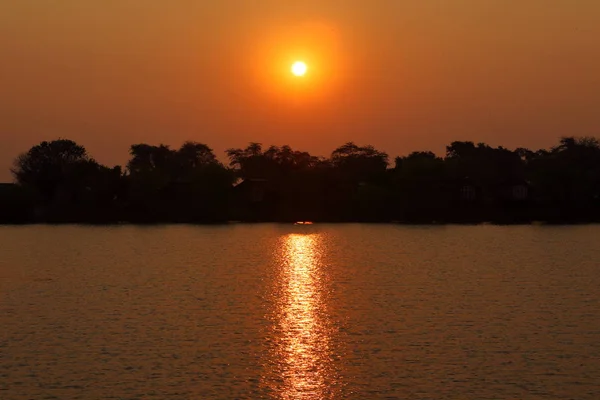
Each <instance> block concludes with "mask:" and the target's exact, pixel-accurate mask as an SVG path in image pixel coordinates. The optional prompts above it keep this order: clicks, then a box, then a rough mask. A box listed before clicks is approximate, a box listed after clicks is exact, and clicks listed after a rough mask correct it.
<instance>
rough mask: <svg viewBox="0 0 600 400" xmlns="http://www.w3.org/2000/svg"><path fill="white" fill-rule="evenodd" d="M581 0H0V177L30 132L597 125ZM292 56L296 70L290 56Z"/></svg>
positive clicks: (597, 63)
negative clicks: (299, 65)
mask: <svg viewBox="0 0 600 400" xmlns="http://www.w3.org/2000/svg"><path fill="white" fill-rule="evenodd" d="M599 20H600V1H598V0H577V1H569V0H487V1H482V0H453V1H434V0H402V1H400V0H397V1H394V0H373V1H365V0H328V1H324V0H303V1H301V2H298V1H296V2H293V1H281V0H261V1H255V0H254V1H253V0H218V1H217V0H215V1H189V0H170V1H164V0H137V1H134V0H131V1H105V0H61V1H39V0H13V1H10V0H8V1H2V0H0V91H1V93H2V96H0V143H2V145H1V146H0V182H6V181H9V180H10V179H11V176H10V172H9V168H10V166H11V163H12V160H13V159H14V158H15V157H16V156H17V155H18V154H19V153H20V152H23V151H26V150H27V149H29V148H30V147H31V146H33V145H35V144H37V143H39V142H40V141H42V140H52V139H56V138H59V137H62V138H69V139H73V140H75V141H77V142H78V143H81V144H82V145H84V146H85V147H86V148H87V149H88V151H89V152H90V154H91V155H92V156H93V157H94V158H95V159H96V160H98V161H99V162H101V163H103V164H107V165H109V166H113V165H117V164H118V165H126V164H127V160H128V158H129V154H128V149H129V146H130V145H131V144H134V143H150V144H160V143H164V144H167V145H170V146H173V147H179V146H181V144H182V143H183V142H184V141H186V140H193V141H198V142H201V143H206V144H208V145H209V146H211V147H212V148H213V149H214V150H215V153H216V154H217V155H218V156H219V158H220V159H221V160H223V161H225V160H224V158H225V156H224V150H225V149H227V148H230V147H243V146H245V145H246V144H247V143H248V142H251V141H252V142H261V143H263V144H265V145H267V146H268V145H270V144H275V145H284V144H288V145H290V146H292V147H293V148H294V149H298V150H304V151H309V152H310V153H312V154H314V155H320V156H328V155H329V154H330V153H331V151H332V150H334V149H335V148H336V147H337V146H339V145H341V144H343V143H346V142H348V141H355V142H357V143H360V144H371V145H374V146H375V147H377V148H378V149H381V150H383V151H386V152H388V153H389V154H390V156H392V157H394V156H396V155H406V154H408V153H409V152H411V151H414V150H431V151H434V152H435V153H437V154H439V155H443V154H444V150H445V146H446V145H447V144H449V143H450V142H452V141H454V140H471V141H474V142H486V143H488V144H490V145H493V146H498V145H502V146H505V147H508V148H516V147H529V148H533V149H539V148H540V147H542V148H548V147H550V146H552V145H554V144H556V142H557V140H558V138H559V137H560V136H563V135H599V134H600V131H599V129H600V128H599V127H600V113H599V112H598V104H600V78H599V76H600V75H599V74H598V71H600V24H598V21H599ZM298 60H301V61H303V62H305V63H306V65H307V67H308V72H307V73H306V74H305V75H304V76H302V77H297V76H295V75H294V74H292V73H291V72H290V68H291V66H292V64H293V63H294V62H296V61H298Z"/></svg>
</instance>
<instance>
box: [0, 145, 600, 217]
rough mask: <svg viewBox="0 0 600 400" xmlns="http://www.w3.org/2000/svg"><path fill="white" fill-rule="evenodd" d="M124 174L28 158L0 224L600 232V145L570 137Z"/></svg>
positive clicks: (243, 153) (56, 150)
mask: <svg viewBox="0 0 600 400" xmlns="http://www.w3.org/2000/svg"><path fill="white" fill-rule="evenodd" d="M130 154H131V158H130V160H129V162H128V164H127V167H126V168H125V170H122V169H121V167H114V168H109V167H106V166H103V165H100V164H98V163H97V162H96V161H95V160H94V159H92V158H91V157H90V156H89V155H88V154H87V151H86V150H85V148H84V147H83V146H81V145H78V144H77V143H75V142H73V141H70V140H64V139H60V140H55V141H52V142H42V143H40V144H39V145H37V146H34V147H32V148H31V149H30V150H29V151H28V152H27V153H24V154H22V155H20V156H19V157H18V158H17V159H16V161H15V164H14V168H13V170H12V172H13V175H14V177H15V184H6V185H0V222H6V223H21V222H84V223H115V222H132V223H163V222H192V223H219V222H226V221H230V220H238V221H282V222H284V221H306V220H310V221H332V222H345V221H364V222H390V221H399V222H405V223H473V222H484V221H489V222H496V223H524V222H530V221H534V220H538V221H548V222H554V223H565V222H592V221H600V142H599V141H598V140H597V139H595V138H575V137H565V138H562V139H561V140H560V142H559V143H558V145H556V146H555V147H553V148H551V149H549V150H537V151H532V150H529V149H523V148H519V149H516V150H514V151H513V150H509V149H506V148H503V147H497V148H494V147H491V146H488V145H487V144H484V143H479V144H474V143H472V142H453V143H451V144H450V145H449V146H448V147H447V149H446V155H445V156H444V157H438V156H436V155H435V154H433V153H432V152H428V151H420V152H413V153H411V154H409V155H407V156H404V157H396V158H395V160H394V165H393V166H390V165H389V157H388V155H387V154H386V153H384V152H381V151H379V150H377V149H375V148H374V147H372V146H359V145H357V144H355V143H346V144H344V145H343V146H340V147H339V148H337V149H335V150H334V151H333V152H332V153H331V155H330V157H329V158H321V157H315V156H312V155H310V154H309V153H307V152H303V151H297V150H293V149H292V148H290V147H289V146H281V147H278V146H270V147H268V148H266V149H265V148H263V146H262V145H261V144H260V143H250V144H249V145H248V146H247V147H246V148H240V149H229V150H227V152H226V154H227V156H228V158H229V167H226V166H225V165H223V164H222V163H221V162H219V161H218V160H217V157H216V156H215V154H214V153H213V151H212V149H211V148H210V147H208V146H207V145H205V144H201V143H195V142H187V143H184V144H183V145H182V146H181V147H180V148H179V149H177V150H174V149H171V148H170V147H169V146H165V145H159V146H153V145H148V144H136V145H133V146H131V149H130Z"/></svg>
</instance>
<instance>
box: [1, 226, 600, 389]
mask: <svg viewBox="0 0 600 400" xmlns="http://www.w3.org/2000/svg"><path fill="white" fill-rule="evenodd" d="M599 288H600V226H580V227H493V226H470V227H458V226H448V227H402V226H393V225H313V226H298V227H294V226H287V225H231V226H222V227H194V226H165V227H130V226H124V227H79V226H55V227H52V226H29V227H0V399H2V400H13V399H15V400H21V399H600V291H599Z"/></svg>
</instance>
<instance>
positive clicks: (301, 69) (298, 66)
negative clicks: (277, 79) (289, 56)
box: [292, 61, 308, 76]
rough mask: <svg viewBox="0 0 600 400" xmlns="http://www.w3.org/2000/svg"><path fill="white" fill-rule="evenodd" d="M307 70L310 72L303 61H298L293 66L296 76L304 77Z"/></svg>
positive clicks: (293, 72)
mask: <svg viewBox="0 0 600 400" xmlns="http://www.w3.org/2000/svg"><path fill="white" fill-rule="evenodd" d="M307 70H308V67H307V66H306V63H304V62H302V61H296V62H295V63H294V64H293V65H292V74H294V75H296V76H304V75H305V74H306V71H307Z"/></svg>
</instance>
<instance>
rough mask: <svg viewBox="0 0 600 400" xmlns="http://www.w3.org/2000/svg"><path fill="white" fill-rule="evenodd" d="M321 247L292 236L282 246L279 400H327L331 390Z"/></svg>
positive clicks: (309, 238)
mask: <svg viewBox="0 0 600 400" xmlns="http://www.w3.org/2000/svg"><path fill="white" fill-rule="evenodd" d="M323 246H324V244H323V240H322V236H320V235H318V234H315V235H299V234H291V235H288V236H286V237H284V239H283V241H282V254H281V255H282V269H283V270H282V277H281V278H282V279H281V282H280V284H281V285H282V286H281V290H280V291H279V294H280V296H279V298H278V299H277V303H278V304H277V306H278V307H277V308H278V316H277V325H278V327H277V338H276V346H277V350H276V352H277V357H278V361H277V362H278V364H279V370H280V373H281V378H282V386H281V387H280V388H279V390H278V392H279V394H280V397H281V398H282V399H323V398H330V397H331V395H332V388H333V387H334V386H335V383H334V381H335V379H333V374H332V365H331V351H330V348H329V346H330V340H331V337H330V336H331V334H330V332H331V328H330V326H329V321H328V319H327V317H326V305H325V299H324V284H323V271H322V268H321V264H320V262H321V257H322V252H323Z"/></svg>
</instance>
